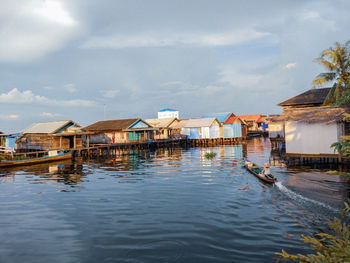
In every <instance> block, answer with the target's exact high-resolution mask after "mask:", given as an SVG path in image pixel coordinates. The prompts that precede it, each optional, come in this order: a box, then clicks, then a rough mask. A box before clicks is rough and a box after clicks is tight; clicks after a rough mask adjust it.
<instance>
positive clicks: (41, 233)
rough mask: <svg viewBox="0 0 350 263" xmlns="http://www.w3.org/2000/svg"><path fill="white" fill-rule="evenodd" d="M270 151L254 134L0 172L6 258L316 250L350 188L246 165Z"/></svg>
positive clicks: (220, 256)
mask: <svg viewBox="0 0 350 263" xmlns="http://www.w3.org/2000/svg"><path fill="white" fill-rule="evenodd" d="M208 151H211V152H215V153H216V154H217V155H216V157H215V158H213V159H212V160H208V159H206V158H205V157H204V155H205V153H206V152H208ZM270 153H271V150H270V146H269V142H268V140H265V139H253V140H251V141H249V142H248V143H247V144H243V145H225V146H220V147H207V148H188V149H181V148H176V149H159V150H156V151H140V152H139V151H128V152H123V153H120V154H118V155H117V156H116V157H108V158H100V159H76V160H74V161H67V162H59V163H51V164H43V165H37V166H31V167H27V168H22V169H11V170H6V171H0V174H1V176H0V207H1V209H0V222H1V226H2V227H0V243H1V244H2V245H1V246H0V261H1V262H21V261H26V262H27V261H29V262H48V261H58V262H101V261H109V262H272V261H273V260H272V257H273V256H274V253H275V252H277V251H280V250H281V249H288V251H289V252H291V253H308V252H309V251H308V249H307V248H305V247H304V245H303V244H301V243H300V242H299V241H298V239H299V238H300V235H301V234H305V233H314V232H316V231H317V230H318V229H319V228H320V227H322V226H323V224H322V223H321V222H322V221H323V220H324V219H326V218H328V217H329V216H334V215H336V213H337V207H338V206H340V205H341V203H342V201H343V199H344V198H345V197H346V196H347V193H348V192H349V191H348V184H347V182H345V181H344V180H343V178H342V177H332V178H331V179H330V178H329V177H328V176H327V175H326V174H325V173H324V172H323V171H322V170H317V171H315V170H307V169H305V168H298V169H289V168H286V167H281V166H278V165H274V166H273V167H272V172H273V173H274V174H275V175H276V177H277V178H278V184H276V185H266V184H264V183H263V182H261V181H259V180H258V179H257V178H256V177H255V176H253V175H251V174H250V173H248V172H247V171H246V170H245V169H244V168H243V167H242V166H243V160H244V158H245V157H248V158H249V159H251V160H253V161H255V162H257V163H260V164H263V163H265V162H268V161H269V160H270V158H271V156H270ZM316 190H317V191H316ZM9 236H10V237H11V238H8V237H9Z"/></svg>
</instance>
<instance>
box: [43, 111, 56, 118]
mask: <svg viewBox="0 0 350 263" xmlns="http://www.w3.org/2000/svg"><path fill="white" fill-rule="evenodd" d="M40 116H41V117H48V118H53V117H57V116H61V114H58V113H50V112H43V113H41V114H40Z"/></svg>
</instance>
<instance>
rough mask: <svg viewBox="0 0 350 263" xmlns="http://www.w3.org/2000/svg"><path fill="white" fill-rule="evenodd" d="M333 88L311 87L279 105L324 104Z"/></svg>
mask: <svg viewBox="0 0 350 263" xmlns="http://www.w3.org/2000/svg"><path fill="white" fill-rule="evenodd" d="M330 90H331V88H322V89H311V90H308V91H306V92H304V93H301V94H299V95H297V96H295V97H293V98H290V99H288V100H286V101H283V102H281V103H280V104H278V106H296V105H308V104H311V105H314V104H316V105H322V104H323V102H324V101H325V99H326V98H327V96H328V93H329V91H330Z"/></svg>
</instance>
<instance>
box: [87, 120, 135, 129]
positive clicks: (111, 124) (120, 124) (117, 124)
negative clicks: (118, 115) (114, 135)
mask: <svg viewBox="0 0 350 263" xmlns="http://www.w3.org/2000/svg"><path fill="white" fill-rule="evenodd" d="M138 120H140V119H124V120H108V121H98V122H95V123H93V124H91V125H89V126H87V127H85V128H84V130H86V131H118V130H124V129H128V128H129V127H130V126H131V125H132V124H134V123H135V122H137V121H138Z"/></svg>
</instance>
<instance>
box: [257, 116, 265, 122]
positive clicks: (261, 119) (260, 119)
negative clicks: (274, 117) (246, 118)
mask: <svg viewBox="0 0 350 263" xmlns="http://www.w3.org/2000/svg"><path fill="white" fill-rule="evenodd" d="M264 121H265V117H263V116H261V117H260V118H259V119H258V120H257V121H256V122H257V123H262V122H264Z"/></svg>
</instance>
